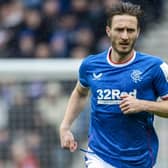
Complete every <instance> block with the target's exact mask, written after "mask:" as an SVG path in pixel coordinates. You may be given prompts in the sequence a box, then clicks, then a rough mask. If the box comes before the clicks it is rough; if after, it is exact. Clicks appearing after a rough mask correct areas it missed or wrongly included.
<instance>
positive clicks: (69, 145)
mask: <svg viewBox="0 0 168 168" xmlns="http://www.w3.org/2000/svg"><path fill="white" fill-rule="evenodd" d="M60 141H61V147H62V148H65V149H69V150H70V151H71V152H74V151H75V150H76V149H77V146H78V144H77V141H75V139H74V136H73V134H72V132H71V131H70V130H69V129H65V128H60Z"/></svg>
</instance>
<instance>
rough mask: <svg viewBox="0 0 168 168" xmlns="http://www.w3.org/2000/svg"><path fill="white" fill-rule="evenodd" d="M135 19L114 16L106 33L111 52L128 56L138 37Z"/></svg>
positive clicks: (128, 16) (126, 16)
mask: <svg viewBox="0 0 168 168" xmlns="http://www.w3.org/2000/svg"><path fill="white" fill-rule="evenodd" d="M137 25H138V22H137V18H136V17H134V16H130V15H115V16H114V17H113V19H112V23H111V27H109V26H107V27H106V32H107V35H108V37H109V38H110V40H111V43H112V47H113V50H114V51H115V52H117V53H118V54H120V55H127V54H129V53H130V52H131V51H132V49H133V47H134V44H135V41H136V39H137V37H138V35H139V29H138V26H137Z"/></svg>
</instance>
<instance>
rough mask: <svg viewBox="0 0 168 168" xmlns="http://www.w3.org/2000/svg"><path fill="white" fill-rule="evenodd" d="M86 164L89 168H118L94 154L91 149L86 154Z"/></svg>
mask: <svg viewBox="0 0 168 168" xmlns="http://www.w3.org/2000/svg"><path fill="white" fill-rule="evenodd" d="M85 164H86V167H87V168H116V167H114V166H112V165H110V164H108V163H107V162H105V161H104V160H102V159H101V158H100V157H98V156H97V155H96V154H94V153H92V150H91V149H88V152H86V154H85Z"/></svg>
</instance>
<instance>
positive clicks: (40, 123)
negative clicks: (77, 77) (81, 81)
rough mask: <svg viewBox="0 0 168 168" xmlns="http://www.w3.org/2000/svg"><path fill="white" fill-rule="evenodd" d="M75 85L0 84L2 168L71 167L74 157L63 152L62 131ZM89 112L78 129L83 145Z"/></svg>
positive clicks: (47, 82) (0, 162) (65, 83)
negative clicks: (60, 136) (61, 124)
mask: <svg viewBox="0 0 168 168" xmlns="http://www.w3.org/2000/svg"><path fill="white" fill-rule="evenodd" d="M74 84H75V82H74V81H66V82H63V81H62V82H59V81H35V82H22V83H20V82H19V83H18V82H16V81H13V80H11V81H9V80H8V81H5V82H0V107H1V108H0V168H25V167H31V168H56V167H57V168H64V167H67V166H68V167H71V164H73V162H72V159H73V157H72V154H71V153H69V152H68V151H66V150H62V149H61V147H60V142H59V135H58V131H59V130H58V129H59V125H60V122H61V120H62V117H63V115H64V111H65V107H66V104H67V100H68V97H69V93H70V92H71V91H72V88H73V87H74ZM88 108H89V106H86V109H84V111H85V112H83V113H82V115H81V116H79V119H78V120H77V122H78V127H75V126H74V132H75V134H76V136H77V139H78V140H80V142H81V143H82V142H84V141H85V140H86V138H87V133H86V132H87V128H88V122H87V121H88ZM64 158H66V160H65V159H64Z"/></svg>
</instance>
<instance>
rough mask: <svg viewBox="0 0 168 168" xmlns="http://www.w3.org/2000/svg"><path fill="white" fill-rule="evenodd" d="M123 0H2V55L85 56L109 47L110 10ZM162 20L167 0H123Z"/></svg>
mask: <svg viewBox="0 0 168 168" xmlns="http://www.w3.org/2000/svg"><path fill="white" fill-rule="evenodd" d="M119 1H120V0H0V58H83V57H85V56H86V55H88V54H89V53H90V52H99V51H101V50H103V49H106V48H108V47H109V45H110V44H109V41H108V39H107V37H106V34H105V25H106V11H107V10H108V9H109V8H110V6H111V5H112V4H114V3H118V2H119ZM123 1H130V2H133V3H136V4H139V5H141V6H142V8H143V9H144V11H145V17H144V18H143V20H142V24H141V26H142V27H143V32H145V31H147V30H148V25H151V24H152V23H154V22H155V23H156V22H159V21H160V20H161V18H162V15H163V6H164V4H163V0H139V1H138V0H123Z"/></svg>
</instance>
